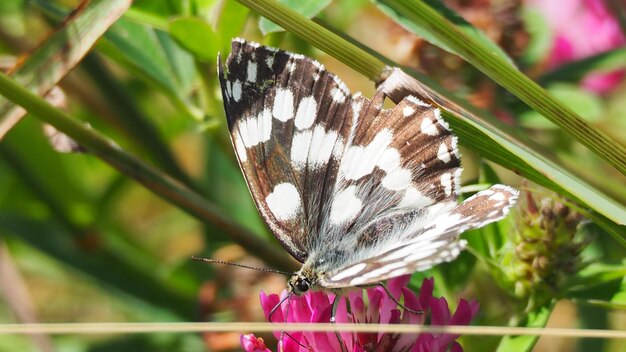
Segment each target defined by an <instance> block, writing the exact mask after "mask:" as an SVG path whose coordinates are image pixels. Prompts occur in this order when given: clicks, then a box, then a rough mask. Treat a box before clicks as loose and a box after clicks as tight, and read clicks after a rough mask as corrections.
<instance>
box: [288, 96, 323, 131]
mask: <svg viewBox="0 0 626 352" xmlns="http://www.w3.org/2000/svg"><path fill="white" fill-rule="evenodd" d="M316 115H317V102H316V101H315V98H314V97H313V96H310V97H305V98H302V100H300V104H298V111H297V112H296V119H295V121H294V123H295V125H296V127H298V129H301V130H303V129H307V128H309V127H311V125H313V122H314V121H315V117H316Z"/></svg>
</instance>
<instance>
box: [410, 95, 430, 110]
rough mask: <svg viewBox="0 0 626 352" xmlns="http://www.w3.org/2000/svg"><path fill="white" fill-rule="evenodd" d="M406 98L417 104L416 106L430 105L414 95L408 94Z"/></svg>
mask: <svg viewBox="0 0 626 352" xmlns="http://www.w3.org/2000/svg"><path fill="white" fill-rule="evenodd" d="M405 99H406V100H408V101H410V102H411V103H413V104H415V105H417V106H424V107H430V106H431V105H430V104H428V103H425V102H424V101H422V100H420V99H417V98H416V97H414V96H412V95H409V96H408V97H406V98H405Z"/></svg>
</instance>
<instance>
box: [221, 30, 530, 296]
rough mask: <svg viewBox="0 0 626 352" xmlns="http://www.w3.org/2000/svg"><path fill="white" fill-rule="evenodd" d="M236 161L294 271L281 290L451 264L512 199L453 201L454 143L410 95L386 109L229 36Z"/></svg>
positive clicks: (304, 63) (299, 58)
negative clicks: (296, 264) (464, 235)
mask: <svg viewBox="0 0 626 352" xmlns="http://www.w3.org/2000/svg"><path fill="white" fill-rule="evenodd" d="M219 71H220V72H219V76H220V77H219V78H220V84H221V87H222V94H223V97H224V108H225V111H226V116H227V119H228V127H229V129H230V134H231V138H232V142H233V145H234V148H235V151H236V154H237V158H238V159H239V164H240V166H241V169H242V170H243V173H244V176H245V178H246V181H247V183H248V187H249V188H250V192H251V193H252V197H253V198H254V201H255V202H256V206H257V208H258V210H259V212H260V213H261V215H262V217H263V219H264V220H265V222H266V223H267V225H268V226H269V227H270V229H271V230H272V231H273V233H274V234H275V235H276V237H277V238H278V240H279V241H280V242H281V243H282V245H283V247H284V248H285V249H286V250H287V251H288V252H289V253H291V255H292V256H294V257H295V258H296V259H297V260H298V261H300V262H301V263H303V265H302V268H301V269H300V270H299V271H298V272H296V273H295V274H294V275H293V276H292V277H291V278H290V279H289V282H288V290H289V291H290V292H292V293H295V294H301V293H303V292H306V291H308V290H309V289H340V288H344V287H352V286H360V285H368V284H375V283H379V282H381V281H382V280H386V279H389V278H392V277H396V276H400V275H404V274H410V273H413V272H415V271H421V270H425V269H428V268H430V267H432V266H434V265H436V264H438V263H441V262H447V261H451V260H453V259H454V258H456V257H457V256H458V255H459V252H460V251H461V250H462V249H463V248H464V247H465V245H466V242H465V241H464V240H460V239H459V235H460V234H461V232H463V231H465V230H469V229H473V228H477V227H480V226H484V225H486V224H488V223H491V222H493V221H496V220H499V219H502V218H503V217H504V216H505V215H506V213H507V212H508V210H509V208H510V207H511V206H512V205H513V204H514V203H515V201H516V199H517V194H518V192H517V191H516V190H514V189H512V188H510V187H507V186H503V185H495V186H493V187H491V188H490V189H488V190H485V191H482V192H479V193H477V194H475V195H474V196H472V197H470V198H468V199H466V200H465V201H464V202H462V203H460V204H458V203H457V192H458V190H459V187H460V176H461V167H460V160H459V152H458V149H457V137H456V136H454V135H453V134H452V132H451V131H450V129H449V127H448V124H447V123H446V122H445V121H444V120H443V119H442V118H441V116H440V112H439V109H437V108H435V107H433V106H431V105H429V104H427V103H425V102H423V101H421V100H419V99H417V98H415V97H412V96H408V97H406V98H405V99H404V100H402V101H401V102H400V103H399V104H397V105H396V106H395V107H394V108H392V109H384V108H383V101H384V99H385V96H384V93H382V92H379V93H377V94H376V95H375V96H374V97H373V98H372V100H369V99H367V98H365V97H363V96H361V95H360V94H358V93H357V94H354V95H352V94H350V92H349V90H348V88H347V87H346V85H345V84H344V83H343V82H342V81H341V80H340V79H339V78H338V77H337V76H335V75H333V74H332V73H330V72H328V71H326V70H325V68H324V66H323V65H321V64H320V63H318V62H317V61H315V60H312V59H310V58H307V57H305V56H303V55H299V54H293V53H289V52H286V51H282V50H277V49H273V48H269V47H265V46H261V45H260V44H257V43H252V42H247V41H245V40H242V39H235V40H233V42H232V51H231V53H230V55H229V56H228V59H227V60H226V65H225V66H222V64H221V63H220V67H219Z"/></svg>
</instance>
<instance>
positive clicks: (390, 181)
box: [382, 169, 411, 191]
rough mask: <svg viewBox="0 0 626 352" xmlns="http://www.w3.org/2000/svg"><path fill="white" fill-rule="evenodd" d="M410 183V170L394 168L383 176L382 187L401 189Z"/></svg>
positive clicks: (394, 189) (393, 189)
mask: <svg viewBox="0 0 626 352" xmlns="http://www.w3.org/2000/svg"><path fill="white" fill-rule="evenodd" d="M410 184H411V171H409V170H407V169H396V170H394V171H392V172H390V173H388V174H387V175H386V176H385V177H383V180H382V185H383V187H385V188H387V189H389V190H392V191H401V190H403V189H406V188H407V187H408V186H409V185H410Z"/></svg>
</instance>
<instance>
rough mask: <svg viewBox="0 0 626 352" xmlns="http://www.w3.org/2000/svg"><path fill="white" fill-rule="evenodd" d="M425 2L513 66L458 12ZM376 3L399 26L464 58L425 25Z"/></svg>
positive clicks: (381, 1) (432, 0)
mask: <svg viewBox="0 0 626 352" xmlns="http://www.w3.org/2000/svg"><path fill="white" fill-rule="evenodd" d="M423 1H424V3H427V4H428V5H429V6H431V7H432V8H433V9H435V10H436V11H437V12H439V14H440V15H441V16H443V17H444V18H446V19H447V20H448V21H450V22H452V23H454V24H455V25H456V26H458V27H459V29H460V30H461V31H463V33H465V34H466V35H467V36H468V37H471V38H472V39H474V40H475V41H476V42H478V43H481V44H482V45H484V46H485V48H488V50H489V51H490V53H491V54H493V55H497V56H498V57H500V58H501V59H503V60H506V61H507V62H508V63H509V64H511V65H513V60H511V58H510V57H509V56H508V55H507V54H506V53H505V52H504V50H502V49H501V48H500V47H499V46H498V45H497V44H495V43H494V42H492V41H491V40H490V39H489V38H488V37H487V35H485V33H483V32H482V31H481V30H479V29H477V28H476V27H474V26H472V24H471V23H469V22H467V21H466V20H465V19H464V18H463V17H461V16H459V15H458V14H457V13H456V12H454V11H452V10H450V9H449V8H447V7H446V6H445V5H444V4H443V2H442V1H437V0H423ZM374 3H376V6H377V7H378V8H379V9H380V10H381V11H382V12H384V13H385V14H386V15H387V16H389V17H391V18H392V19H393V20H394V21H395V22H396V23H397V24H399V25H401V26H402V27H404V28H406V29H407V30H408V31H410V32H413V33H415V34H417V35H418V36H420V37H422V38H424V39H425V40H426V41H428V42H429V43H431V44H434V45H436V46H438V47H440V48H442V49H444V50H446V51H448V52H450V53H453V54H456V55H459V56H463V55H461V54H460V53H459V52H457V51H456V50H455V48H454V47H453V46H450V45H448V44H447V43H446V42H445V41H442V40H440V39H439V38H438V37H437V36H435V35H433V34H432V31H431V29H430V28H428V27H427V26H426V25H425V24H423V23H418V22H415V21H412V20H409V19H408V18H407V17H406V16H405V15H404V14H403V13H400V12H398V11H397V10H396V8H395V7H394V6H390V4H388V3H387V1H385V0H375V1H374Z"/></svg>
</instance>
